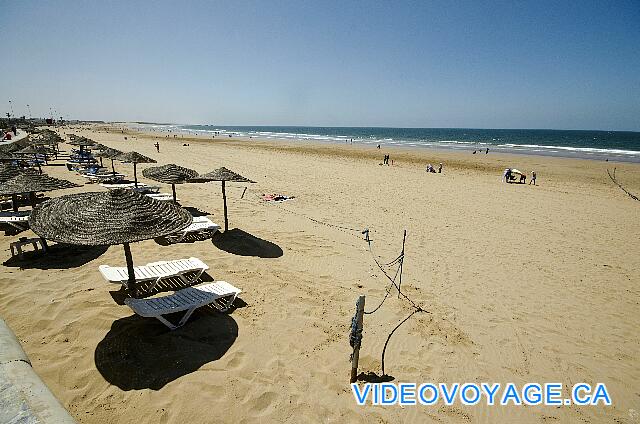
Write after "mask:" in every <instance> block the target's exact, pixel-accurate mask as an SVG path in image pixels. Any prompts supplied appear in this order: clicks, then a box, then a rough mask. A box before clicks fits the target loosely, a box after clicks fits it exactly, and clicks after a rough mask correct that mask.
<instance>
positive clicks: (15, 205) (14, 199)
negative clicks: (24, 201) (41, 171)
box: [11, 194, 18, 212]
mask: <svg viewBox="0 0 640 424" xmlns="http://www.w3.org/2000/svg"><path fill="white" fill-rule="evenodd" d="M11 203H13V211H14V212H18V195H17V194H12V195H11Z"/></svg>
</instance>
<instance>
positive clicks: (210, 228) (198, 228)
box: [165, 216, 220, 243]
mask: <svg viewBox="0 0 640 424" xmlns="http://www.w3.org/2000/svg"><path fill="white" fill-rule="evenodd" d="M219 229H220V226H219V225H218V224H216V223H215V222H213V221H211V220H210V219H209V218H207V217H206V216H194V217H193V222H192V223H191V225H189V226H188V227H187V228H184V229H182V230H180V231H178V232H176V233H173V234H171V235H168V236H166V237H165V238H166V239H167V240H168V241H169V242H171V243H180V242H181V241H182V240H183V239H184V238H185V237H186V236H187V235H189V234H202V235H214V234H215V233H216V231H218V230H219Z"/></svg>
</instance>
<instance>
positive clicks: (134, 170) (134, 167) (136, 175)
mask: <svg viewBox="0 0 640 424" xmlns="http://www.w3.org/2000/svg"><path fill="white" fill-rule="evenodd" d="M133 179H134V184H135V186H136V187H138V174H137V172H136V163H135V162H133Z"/></svg>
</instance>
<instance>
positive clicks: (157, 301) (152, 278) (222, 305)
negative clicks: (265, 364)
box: [98, 258, 241, 330]
mask: <svg viewBox="0 0 640 424" xmlns="http://www.w3.org/2000/svg"><path fill="white" fill-rule="evenodd" d="M98 269H99V270H100V273H101V274H102V276H103V277H104V279H105V280H107V281H108V282H110V283H116V284H122V285H123V286H126V285H127V281H128V279H129V273H128V271H127V268H126V267H112V266H109V265H100V267H99V268H98ZM208 269H209V266H208V265H207V264H205V263H204V262H202V261H201V260H200V259H198V258H188V259H178V260H174V261H160V262H152V263H148V264H146V265H143V266H136V267H134V268H133V270H134V276H135V280H136V283H143V282H149V283H150V285H149V286H148V287H147V289H146V290H147V291H151V290H152V289H153V288H154V287H155V286H156V284H158V283H159V282H160V281H162V280H165V279H171V278H179V279H181V280H183V282H184V283H185V284H187V285H190V284H193V283H194V282H195V281H196V280H197V279H198V278H200V276H201V275H202V274H203V273H204V272H205V271H206V270H208ZM189 274H191V277H187V276H188V275H189ZM240 293H241V290H240V289H238V288H236V287H234V286H232V285H231V284H229V283H227V282H226V281H217V282H215V283H208V284H204V285H201V286H192V287H186V288H183V289H181V290H178V291H176V292H175V293H173V294H170V295H166V296H162V297H153V298H146V299H135V298H128V299H125V301H124V303H125V304H126V305H127V306H129V307H130V308H131V309H132V310H133V311H134V312H135V313H136V314H138V315H140V316H143V317H150V318H157V319H158V320H159V321H160V322H162V323H163V324H164V325H166V326H167V327H169V329H171V330H175V329H176V328H178V327H181V326H182V325H184V324H185V323H186V322H187V320H188V319H189V317H190V316H191V314H193V312H195V310H196V309H198V308H200V307H202V306H206V305H211V306H213V307H214V308H216V309H217V310H219V311H220V312H225V311H227V310H228V309H229V308H230V307H231V306H232V305H233V302H234V301H235V299H236V297H237V296H238V294H240ZM177 312H184V314H183V315H182V318H181V319H180V321H179V322H178V323H177V324H174V323H172V322H170V321H169V320H168V319H167V317H165V315H168V314H174V313H177Z"/></svg>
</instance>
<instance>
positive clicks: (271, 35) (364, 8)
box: [0, 0, 640, 131]
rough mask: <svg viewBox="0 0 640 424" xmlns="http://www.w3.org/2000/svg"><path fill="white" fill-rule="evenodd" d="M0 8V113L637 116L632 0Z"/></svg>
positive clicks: (453, 118)
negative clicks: (1, 55)
mask: <svg viewBox="0 0 640 424" xmlns="http://www.w3.org/2000/svg"><path fill="white" fill-rule="evenodd" d="M0 16H1V17H2V22H3V29H2V32H0V34H1V35H0V40H1V45H2V49H3V53H4V54H3V65H2V68H0V69H2V70H1V71H0V106H1V107H0V112H3V113H4V112H6V111H8V110H9V103H8V102H9V100H11V101H12V104H13V109H14V112H15V113H16V114H17V115H21V114H27V108H26V105H27V104H29V105H30V106H31V111H32V113H33V115H39V116H43V115H48V114H49V110H50V108H53V109H54V110H55V111H56V112H57V115H63V116H65V117H68V118H77V119H103V120H129V121H132V120H142V121H155V122H177V123H211V124H219V125H225V124H226V125H319V126H394V127H467V128H469V127H473V128H558V129H565V128H566V129H616V130H635V131H638V130H640V25H639V24H638V23H639V22H640V1H637V0H636V1H629V2H627V1H612V2H605V1H601V2H589V1H580V2H579V1H575V2H572V1H567V2H562V1H561V2H545V1H532V2H516V1H505V2H481V1H470V2H451V1H443V2H428V1H417V2H342V1H336V2H331V1H326V2H323V1H317V2H316V1H308V2H305V1H296V2H293V1H292V2H285V1H255V2H242V1H233V2H213V1H207V2H195V1H185V2H176V1H154V2H151V1H149V2H142V1H127V2H117V1H105V2H97V1H95V2H94V1H85V2H80V1H78V2H70V1H47V2H45V1H41V2H38V1H24V2H21V1H20V2H19V1H8V0H0ZM5 109H6V110H5Z"/></svg>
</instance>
